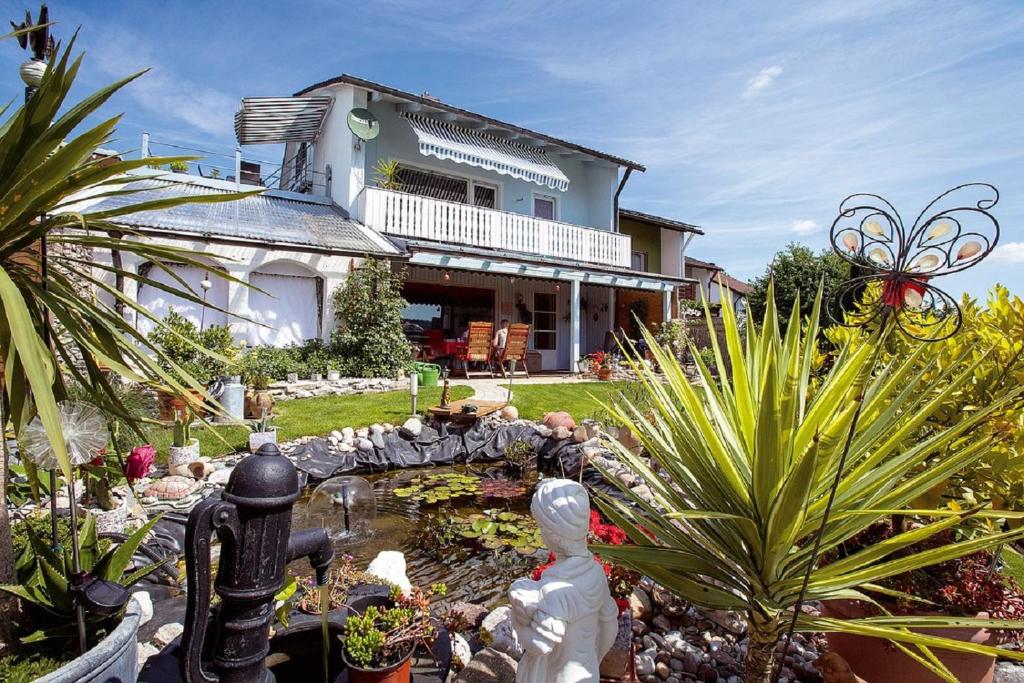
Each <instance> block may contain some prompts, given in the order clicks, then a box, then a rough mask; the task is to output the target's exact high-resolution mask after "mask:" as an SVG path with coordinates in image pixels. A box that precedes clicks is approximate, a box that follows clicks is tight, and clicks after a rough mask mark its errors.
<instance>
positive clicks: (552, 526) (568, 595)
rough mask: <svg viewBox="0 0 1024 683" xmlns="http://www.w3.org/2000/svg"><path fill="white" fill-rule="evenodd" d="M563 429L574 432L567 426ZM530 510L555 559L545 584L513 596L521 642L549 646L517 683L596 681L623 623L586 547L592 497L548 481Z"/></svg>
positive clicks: (529, 584)
mask: <svg viewBox="0 0 1024 683" xmlns="http://www.w3.org/2000/svg"><path fill="white" fill-rule="evenodd" d="M559 430H563V431H565V432H568V429H567V428H566V427H564V426H559V427H556V428H555V431H556V432H557V431H559ZM530 510H531V512H532V513H533V517H534V520H535V521H536V522H537V526H538V527H539V528H540V531H541V534H542V535H543V538H544V541H545V543H546V545H547V547H548V550H549V551H551V552H552V553H554V555H555V562H554V564H552V565H551V566H550V567H548V568H547V570H546V571H545V572H544V574H543V575H542V576H541V577H540V580H539V581H533V580H531V579H529V578H522V579H517V580H516V581H513V582H512V585H511V587H510V588H509V591H508V596H509V600H510V601H511V603H512V608H511V614H512V618H511V622H512V624H514V625H515V630H514V632H515V633H516V634H517V635H518V637H519V638H518V639H519V641H521V642H529V643H543V644H544V646H543V647H537V646H534V647H531V648H530V650H529V651H527V652H526V654H525V655H524V656H523V659H522V661H521V662H520V665H519V672H518V674H517V681H518V683H547V682H548V681H584V680H587V681H592V680H597V679H598V678H599V675H600V674H599V671H600V662H601V660H602V658H604V656H605V654H607V653H608V651H609V650H610V649H611V647H612V645H613V643H614V642H615V640H616V638H617V636H618V632H619V623H618V608H617V607H616V605H615V601H613V600H612V597H611V594H610V593H609V591H608V579H607V577H605V575H604V570H603V569H602V567H601V565H600V564H599V563H597V562H594V556H593V555H592V554H591V553H590V551H589V550H588V549H587V536H588V534H589V530H590V497H589V496H588V495H587V490H586V489H585V488H584V487H583V486H582V485H581V484H579V483H577V482H575V481H570V480H568V479H545V480H544V481H542V482H541V483H540V485H539V486H537V491H536V493H534V495H533V501H532V503H531V505H530ZM570 614H571V615H572V618H570V617H569V615H570ZM488 618H490V616H488ZM485 623H486V620H485Z"/></svg>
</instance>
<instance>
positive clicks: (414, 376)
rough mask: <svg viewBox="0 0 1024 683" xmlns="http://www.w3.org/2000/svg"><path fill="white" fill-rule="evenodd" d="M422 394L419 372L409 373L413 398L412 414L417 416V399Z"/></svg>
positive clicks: (410, 390) (410, 391) (410, 392)
mask: <svg viewBox="0 0 1024 683" xmlns="http://www.w3.org/2000/svg"><path fill="white" fill-rule="evenodd" d="M419 393H420V376H419V373H417V372H412V373H409V395H410V396H412V414H413V415H415V414H416V397H417V396H418V395H419Z"/></svg>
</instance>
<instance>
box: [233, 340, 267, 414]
mask: <svg viewBox="0 0 1024 683" xmlns="http://www.w3.org/2000/svg"><path fill="white" fill-rule="evenodd" d="M272 353H274V351H270V350H267V349H265V348H263V347H257V348H254V349H250V350H249V351H248V352H247V353H246V354H245V355H244V356H242V358H241V360H240V361H239V363H238V364H239V367H240V369H241V372H242V379H243V380H244V382H245V384H246V386H247V387H248V390H247V391H246V394H245V417H247V418H250V419H251V418H258V417H262V416H263V415H270V414H271V413H272V412H273V409H274V397H273V396H271V394H270V392H269V391H268V389H269V387H270V381H271V369H272V368H271V363H270V362H269V361H270V359H269V358H267V357H266V356H267V355H268V354H272Z"/></svg>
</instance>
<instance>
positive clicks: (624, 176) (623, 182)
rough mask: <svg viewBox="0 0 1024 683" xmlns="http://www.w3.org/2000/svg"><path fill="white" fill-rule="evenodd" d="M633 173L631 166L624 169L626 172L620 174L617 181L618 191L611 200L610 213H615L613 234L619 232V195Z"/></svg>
mask: <svg viewBox="0 0 1024 683" xmlns="http://www.w3.org/2000/svg"><path fill="white" fill-rule="evenodd" d="M632 172H633V167H632V166H627V167H626V172H625V173H623V174H622V180H620V181H619V189H617V190H615V198H614V199H613V200H612V211H614V212H615V223H614V225H615V232H618V231H619V195H620V194H622V189H623V188H624V187H626V181H627V180H629V175H630V174H631V173H632Z"/></svg>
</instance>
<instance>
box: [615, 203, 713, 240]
mask: <svg viewBox="0 0 1024 683" xmlns="http://www.w3.org/2000/svg"><path fill="white" fill-rule="evenodd" d="M619 218H620V219H622V218H628V219H630V220H634V221H640V222H641V223H650V224H651V225H656V226H658V227H659V228H665V229H666V230H675V231H677V232H692V233H694V234H696V235H703V234H704V231H703V230H701V229H700V228H699V227H698V226H696V225H691V224H690V223H684V222H683V221H677V220H676V219H674V218H665V217H664V216H655V215H654V214H652V213H644V212H643V211H635V210H633V209H619Z"/></svg>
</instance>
